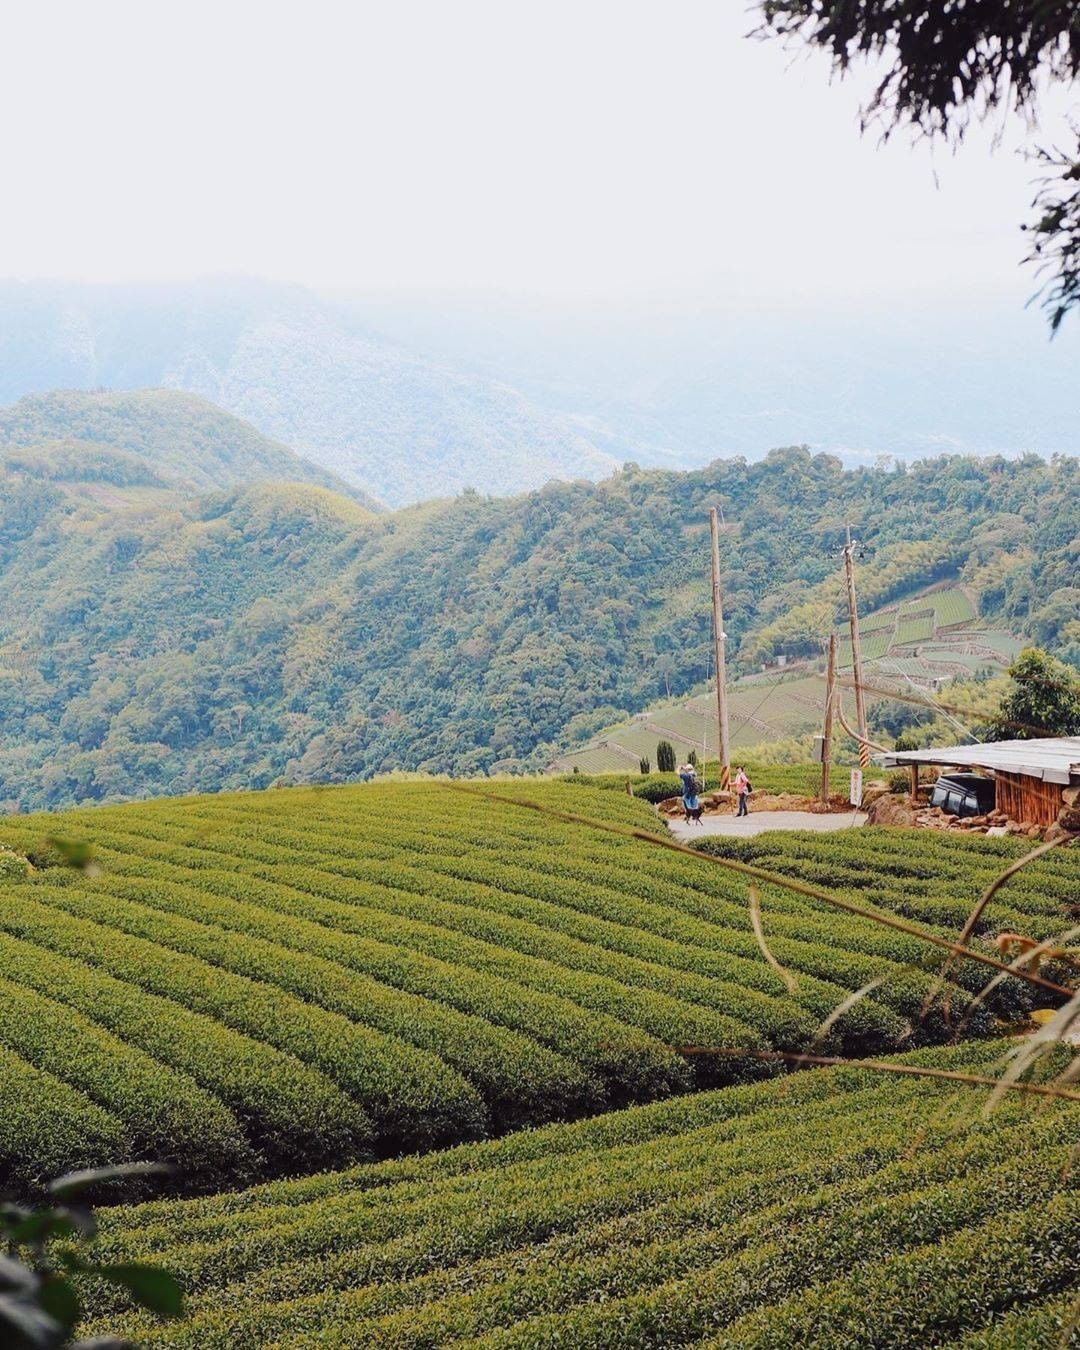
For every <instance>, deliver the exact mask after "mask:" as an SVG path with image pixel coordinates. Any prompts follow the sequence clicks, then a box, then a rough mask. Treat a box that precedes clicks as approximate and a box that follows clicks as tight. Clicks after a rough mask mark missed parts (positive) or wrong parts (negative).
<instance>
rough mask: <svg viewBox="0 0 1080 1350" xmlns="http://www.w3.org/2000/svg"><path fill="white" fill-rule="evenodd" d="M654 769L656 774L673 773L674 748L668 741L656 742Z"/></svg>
mask: <svg viewBox="0 0 1080 1350" xmlns="http://www.w3.org/2000/svg"><path fill="white" fill-rule="evenodd" d="M656 769H657V772H658V773H674V772H675V747H674V746H673V745H672V744H671V742H670V741H658V742H657V745H656Z"/></svg>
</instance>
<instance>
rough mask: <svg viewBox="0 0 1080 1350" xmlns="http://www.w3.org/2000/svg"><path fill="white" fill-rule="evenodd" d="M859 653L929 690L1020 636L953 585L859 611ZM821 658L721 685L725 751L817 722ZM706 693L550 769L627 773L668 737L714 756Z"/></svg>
mask: <svg viewBox="0 0 1080 1350" xmlns="http://www.w3.org/2000/svg"><path fill="white" fill-rule="evenodd" d="M837 624H838V627H837V663H838V668H839V669H840V671H841V672H842V673H849V672H850V669H851V639H850V637H848V635H847V623H846V621H841V619H840V618H839V617H838V619H837ZM861 632H862V654H863V663H864V670H865V672H866V674H867V675H868V676H875V675H878V676H886V677H893V678H895V677H897V676H899V677H900V678H901V679H902V680H904V681H906V680H910V681H912V683H914V684H916V685H919V686H921V687H923V688H924V689H933V688H937V687H939V686H940V684H941V682H942V681H947V680H949V679H952V678H954V677H956V676H962V675H972V674H974V673H975V672H976V671H978V670H985V669H987V668H991V669H993V668H999V667H1002V666H1006V665H1008V664H1009V662H1010V661H1011V660H1012V659H1013V658H1014V657H1015V656H1016V654H1017V653H1018V652H1019V650H1020V646H1021V644H1020V643H1019V642H1018V641H1017V640H1016V638H1014V637H1013V636H1012V635H1011V634H1009V633H1006V632H1002V631H999V630H995V629H988V628H986V627H985V622H984V621H980V620H979V619H978V617H977V616H976V614H975V610H974V607H973V606H972V603H971V599H970V597H969V596H968V595H967V593H966V592H965V591H964V590H963V589H962V588H961V587H959V586H943V587H941V588H939V589H936V590H931V591H927V592H925V593H923V594H921V595H918V596H914V597H912V598H911V599H908V600H904V601H902V602H899V603H896V604H892V605H887V606H884V607H883V608H881V609H879V610H875V611H873V612H871V613H868V614H864V615H863V616H862V628H861ZM823 672H824V660H820V661H802V660H800V661H796V662H794V663H792V664H791V665H788V666H785V667H783V668H780V667H776V668H770V670H769V671H768V672H765V673H762V674H754V675H749V676H744V677H743V678H741V679H738V680H734V681H733V682H732V683H731V684H730V686H729V689H728V717H729V729H730V736H731V747H732V751H733V753H734V754H735V755H740V754H745V753H746V752H747V751H748V750H749V751H751V752H752V750H753V748H754V747H760V746H764V745H767V744H769V743H770V742H774V741H779V740H784V739H786V738H789V737H795V736H804V735H807V734H808V733H811V732H813V733H816V732H819V731H820V730H821V722H822V716H823V713H824V705H825V682H824V679H823ZM717 727H718V723H717V719H716V703H715V695H714V694H713V693H711V692H708V691H706V692H703V693H698V694H694V695H692V696H690V697H688V698H683V699H677V700H667V701H665V702H663V703H658V704H656V706H655V707H651V708H649V709H647V710H646V711H645V712H642V713H639V714H638V715H637V716H635V717H632V718H628V719H627V720H626V721H623V722H620V723H618V724H616V725H613V726H611V727H609V728H608V729H607V730H605V731H602V732H600V733H599V734H598V735H597V736H595V737H593V738H592V740H590V741H589V742H588V743H586V744H585V745H583V746H580V747H574V748H572V749H568V750H567V751H566V752H565V753H564V754H562V755H559V756H558V757H557V758H556V759H555V760H554V761H553V763H552V765H551V767H552V769H554V770H556V771H558V772H561V773H568V772H573V771H574V770H575V769H577V770H578V771H579V772H580V773H589V774H598V773H618V772H620V771H621V772H622V773H624V774H625V773H633V772H635V771H636V770H637V768H638V762H639V760H640V759H641V758H642V757H643V756H644V757H646V758H648V759H649V760H650V762H651V763H652V764H653V765H654V766H655V763H656V745H657V742H658V741H659V740H668V741H670V742H671V743H672V745H673V746H674V747H675V753H676V755H677V756H678V757H679V758H680V759H685V758H686V757H687V755H688V754H689V753H690V751H691V750H695V751H696V752H697V754H698V756H699V757H705V758H708V757H709V756H711V755H715V754H716V747H717V744H718V730H717Z"/></svg>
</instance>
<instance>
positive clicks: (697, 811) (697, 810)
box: [683, 806, 704, 825]
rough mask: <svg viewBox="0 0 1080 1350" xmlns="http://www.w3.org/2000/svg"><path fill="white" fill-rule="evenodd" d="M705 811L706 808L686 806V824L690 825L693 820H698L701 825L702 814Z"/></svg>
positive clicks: (684, 808) (684, 811) (684, 813)
mask: <svg viewBox="0 0 1080 1350" xmlns="http://www.w3.org/2000/svg"><path fill="white" fill-rule="evenodd" d="M703 810H704V808H703V807H701V806H684V807H683V815H684V816H685V817H686V823H687V824H688V825H689V824H690V822H691V821H692V820H696V821H697V823H698V824H699V825H700V824H701V813H702V811H703Z"/></svg>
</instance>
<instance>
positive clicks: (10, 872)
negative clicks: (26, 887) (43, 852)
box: [0, 845, 33, 882]
mask: <svg viewBox="0 0 1080 1350" xmlns="http://www.w3.org/2000/svg"><path fill="white" fill-rule="evenodd" d="M32 870H33V869H32V868H31V866H30V863H29V861H28V859H26V858H24V857H23V855H22V854H21V853H16V852H15V850H14V849H10V848H4V847H3V846H2V845H0V882H3V881H25V880H26V878H27V877H28V876H29V875H30V873H31V871H32Z"/></svg>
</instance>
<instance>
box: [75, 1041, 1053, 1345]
mask: <svg viewBox="0 0 1080 1350" xmlns="http://www.w3.org/2000/svg"><path fill="white" fill-rule="evenodd" d="M998 1049H1000V1047H993V1046H990V1045H988V1044H987V1043H985V1042H984V1043H982V1044H981V1045H979V1046H976V1047H974V1048H972V1047H967V1048H964V1049H959V1050H957V1049H953V1050H948V1051H942V1050H931V1051H926V1050H923V1051H919V1052H917V1053H916V1055H915V1056H914V1057H913V1058H914V1059H915V1060H916V1061H917V1062H922V1063H923V1064H929V1065H938V1066H941V1067H947V1068H957V1067H962V1068H966V1069H969V1070H975V1071H985V1070H986V1069H989V1068H991V1067H992V1063H991V1062H992V1060H993V1059H994V1057H995V1055H996V1053H997V1051H998ZM1058 1067H1059V1068H1060V1067H1061V1066H1060V1065H1058ZM986 1095H987V1094H986V1091H985V1090H984V1089H980V1088H971V1087H958V1086H957V1085H956V1084H948V1085H945V1084H942V1083H940V1082H938V1081H933V1082H931V1081H927V1080H925V1079H910V1078H903V1079H900V1078H895V1077H889V1078H886V1077H884V1076H883V1075H881V1074H873V1073H870V1072H867V1071H866V1070H857V1069H852V1068H844V1069H842V1070H839V1071H834V1070H827V1071H823V1072H812V1073H801V1074H797V1075H794V1076H791V1077H789V1078H787V1079H785V1080H782V1081H773V1082H769V1083H763V1084H754V1085H748V1086H742V1087H735V1088H729V1089H726V1090H723V1091H717V1092H706V1093H702V1094H698V1095H696V1096H691V1097H683V1098H680V1099H677V1100H674V1101H668V1102H663V1103H657V1104H654V1105H651V1106H644V1107H634V1108H631V1109H629V1110H625V1111H621V1112H615V1113H611V1114H608V1115H604V1116H601V1117H599V1118H597V1119H593V1120H590V1121H583V1122H578V1123H575V1124H569V1125H555V1126H548V1127H547V1128H545V1129H542V1130H529V1131H522V1132H519V1133H517V1134H514V1135H510V1136H507V1137H506V1138H504V1139H500V1140H496V1141H491V1142H488V1143H482V1144H474V1145H467V1146H464V1147H460V1148H456V1149H453V1150H450V1151H448V1152H444V1153H439V1154H435V1155H428V1156H426V1157H422V1158H406V1159H401V1160H398V1161H395V1162H383V1163H379V1164H374V1165H369V1166H362V1167H358V1168H354V1169H352V1170H350V1171H346V1172H339V1173H337V1174H334V1175H327V1176H318V1177H313V1178H309V1179H307V1180H303V1181H295V1182H279V1183H275V1184H272V1185H269V1186H264V1187H262V1188H259V1189H257V1190H254V1191H248V1192H244V1193H241V1194H233V1195H227V1196H219V1197H215V1198H212V1199H202V1200H189V1201H173V1202H156V1203H150V1204H145V1205H142V1206H136V1207H132V1208H129V1209H118V1210H113V1211H110V1212H107V1213H106V1214H105V1216H104V1223H103V1231H102V1238H101V1240H100V1242H99V1244H98V1245H99V1247H100V1248H101V1249H102V1255H107V1256H109V1257H112V1258H116V1259H120V1260H136V1259H137V1260H149V1261H165V1262H167V1264H168V1265H169V1266H170V1268H171V1269H173V1270H174V1271H175V1272H177V1273H179V1274H180V1275H181V1276H182V1278H183V1279H184V1281H185V1283H186V1284H187V1286H188V1288H189V1289H190V1290H191V1296H190V1299H189V1310H188V1316H187V1317H186V1318H185V1319H184V1320H183V1321H182V1322H178V1323H175V1324H171V1325H166V1326H161V1325H158V1326H154V1325H153V1324H151V1323H150V1322H149V1321H147V1320H144V1319H143V1318H142V1317H141V1316H132V1315H130V1314H124V1313H121V1312H118V1310H117V1309H116V1307H115V1305H114V1304H112V1303H111V1301H110V1299H109V1297H108V1295H106V1294H104V1293H100V1294H99V1295H98V1297H97V1300H96V1302H95V1305H94V1316H93V1318H92V1321H91V1324H90V1326H89V1328H88V1330H89V1331H90V1332H93V1333H98V1334H101V1333H104V1332H113V1333H116V1332H124V1333H128V1334H131V1335H134V1336H137V1337H138V1338H139V1339H140V1341H143V1342H144V1343H146V1344H148V1345H151V1346H160V1347H165V1346H170V1347H186V1348H187V1350H244V1348H245V1347H261V1346H276V1347H282V1348H284V1347H286V1346H287V1347H290V1348H291V1350H300V1348H301V1347H316V1346H336V1347H344V1346H394V1347H405V1346H411V1347H419V1346H442V1345H447V1344H459V1343H461V1344H468V1345H472V1346H490V1347H508V1346H523V1347H525V1346H527V1347H539V1346H563V1347H566V1346H569V1347H600V1346H618V1347H632V1348H633V1347H655V1348H656V1350H660V1347H669V1346H677V1345H690V1344H695V1345H704V1346H712V1347H721V1346H723V1347H750V1346H754V1347H772V1348H774V1350H781V1347H784V1348H786V1347H795V1346H799V1347H803V1346H815V1347H829V1350H848V1347H862V1346H866V1347H868V1346H877V1347H885V1346H890V1347H910V1350H916V1348H918V1347H924V1346H930V1345H935V1346H950V1347H958V1348H959V1347H961V1346H962V1347H967V1348H968V1350H974V1348H975V1347H991V1346H994V1347H1006V1346H1009V1347H1014V1348H1015V1347H1028V1348H1029V1350H1034V1348H1035V1347H1046V1348H1047V1350H1048V1348H1049V1347H1052V1346H1058V1345H1064V1344H1074V1343H1075V1337H1074V1338H1073V1339H1072V1340H1070V1339H1068V1338H1069V1332H1068V1330H1067V1329H1066V1328H1067V1325H1068V1319H1069V1317H1070V1315H1071V1312H1072V1308H1073V1305H1074V1304H1075V1301H1076V1298H1077V1295H1078V1293H1080V1268H1078V1266H1077V1263H1076V1251H1077V1243H1078V1241H1080V1196H1078V1193H1077V1189H1076V1188H1077V1179H1078V1172H1077V1168H1076V1166H1075V1156H1074V1155H1075V1143H1076V1139H1077V1133H1078V1129H1080V1106H1077V1105H1075V1104H1071V1103H1059V1102H1051V1103H1048V1102H1046V1101H1044V1100H1042V1101H1037V1102H1033V1101H1032V1100H1031V1099H1023V1098H1020V1097H1019V1096H1018V1095H1013V1096H1012V1098H1011V1099H1010V1100H1006V1101H1005V1102H1003V1103H1002V1104H1001V1105H1000V1106H998V1107H997V1108H996V1109H995V1110H994V1111H993V1112H992V1113H991V1114H990V1115H989V1117H988V1118H987V1119H981V1118H980V1115H979V1111H980V1108H981V1107H982V1106H983V1105H984V1103H985V1100H986Z"/></svg>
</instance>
